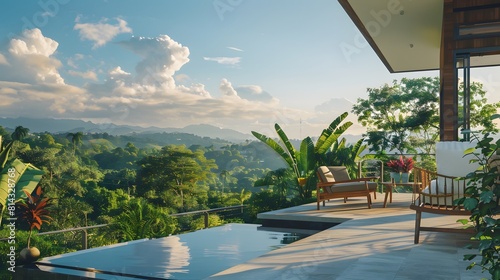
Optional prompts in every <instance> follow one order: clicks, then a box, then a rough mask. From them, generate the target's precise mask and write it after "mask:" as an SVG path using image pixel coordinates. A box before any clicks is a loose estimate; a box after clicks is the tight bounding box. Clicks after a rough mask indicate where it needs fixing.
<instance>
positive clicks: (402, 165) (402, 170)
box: [386, 156, 414, 183]
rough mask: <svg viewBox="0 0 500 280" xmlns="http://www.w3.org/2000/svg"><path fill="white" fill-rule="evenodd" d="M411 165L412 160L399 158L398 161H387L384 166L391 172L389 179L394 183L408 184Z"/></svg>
mask: <svg viewBox="0 0 500 280" xmlns="http://www.w3.org/2000/svg"><path fill="white" fill-rule="evenodd" d="M413 164H414V162H413V158H411V157H404V156H400V157H399V158H398V159H392V160H390V161H388V162H387V164H386V165H387V167H389V168H390V169H391V170H392V172H391V179H394V182H396V183H399V182H401V183H408V177H409V173H410V171H411V170H412V169H413Z"/></svg>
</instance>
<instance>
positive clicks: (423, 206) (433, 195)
mask: <svg viewBox="0 0 500 280" xmlns="http://www.w3.org/2000/svg"><path fill="white" fill-rule="evenodd" d="M474 146H475V144H473V143H470V142H438V143H437V144H436V164H437V172H431V171H428V170H425V169H422V168H418V167H415V168H414V174H413V176H414V183H415V184H414V186H415V187H414V190H413V198H412V202H411V205H410V208H411V209H413V210H415V211H416V216H415V239H414V242H415V244H418V243H419V238H420V232H421V231H434V232H468V233H470V232H472V231H471V230H470V229H469V230H464V229H462V228H459V227H455V228H443V227H423V226H421V223H422V212H427V213H433V214H443V215H470V212H469V211H467V210H465V209H464V208H463V207H462V206H460V205H454V203H453V201H454V200H456V199H459V198H462V197H464V195H465V189H466V188H467V180H466V179H460V180H459V179H458V178H460V177H465V176H466V175H467V174H468V173H470V172H473V171H474V170H476V169H477V168H478V165H477V164H474V163H470V162H469V160H470V157H469V156H468V157H464V151H465V150H466V149H467V148H470V147H474ZM457 224H458V223H457Z"/></svg>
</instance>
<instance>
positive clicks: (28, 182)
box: [0, 159, 43, 212]
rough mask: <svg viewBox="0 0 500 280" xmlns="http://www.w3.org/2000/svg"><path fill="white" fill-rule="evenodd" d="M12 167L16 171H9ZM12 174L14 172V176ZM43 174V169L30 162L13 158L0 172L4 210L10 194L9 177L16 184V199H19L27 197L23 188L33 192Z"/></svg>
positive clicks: (0, 198) (1, 200) (0, 191)
mask: <svg viewBox="0 0 500 280" xmlns="http://www.w3.org/2000/svg"><path fill="white" fill-rule="evenodd" d="M11 168H12V169H13V170H14V172H9V170H12V169H11ZM10 174H14V177H10V176H9V175H10ZM42 175H43V171H42V170H40V169H38V168H36V167H34V166H33V165H31V164H29V163H27V164H25V163H23V162H22V161H20V160H18V159H15V160H13V161H12V162H11V163H10V164H6V165H5V167H4V168H3V169H2V172H1V173H0V204H2V210H3V209H4V208H5V205H7V198H8V196H9V178H10V179H13V180H11V181H10V183H11V184H12V183H14V184H15V200H16V201H17V200H20V199H23V198H26V194H25V193H24V191H23V190H26V191H27V192H28V193H31V192H33V190H34V189H35V187H36V186H37V185H38V182H40V180H41V179H42ZM2 212H3V211H2Z"/></svg>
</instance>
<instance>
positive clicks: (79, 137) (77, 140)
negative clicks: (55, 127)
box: [66, 131, 83, 153]
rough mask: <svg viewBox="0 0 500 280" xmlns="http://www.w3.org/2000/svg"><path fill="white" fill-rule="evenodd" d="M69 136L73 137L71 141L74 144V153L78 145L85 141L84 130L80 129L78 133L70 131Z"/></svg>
mask: <svg viewBox="0 0 500 280" xmlns="http://www.w3.org/2000/svg"><path fill="white" fill-rule="evenodd" d="M66 137H67V138H71V143H72V144H73V153H75V152H76V147H78V146H80V145H81V144H82V143H83V132H81V131H78V132H76V133H71V132H70V133H68V135H66Z"/></svg>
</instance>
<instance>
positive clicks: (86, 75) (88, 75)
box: [68, 70, 97, 81]
mask: <svg viewBox="0 0 500 280" xmlns="http://www.w3.org/2000/svg"><path fill="white" fill-rule="evenodd" d="M68 74H70V75H71V76H74V77H80V78H83V79H86V80H92V81H97V74H96V73H95V72H94V71H86V72H79V71H75V70H69V71H68Z"/></svg>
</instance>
